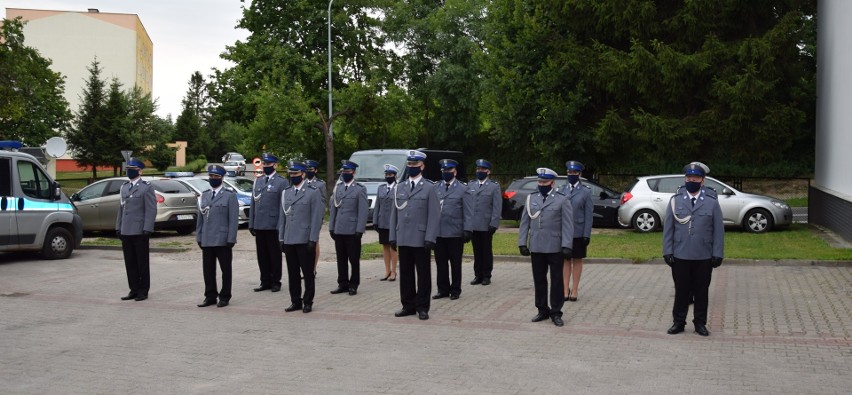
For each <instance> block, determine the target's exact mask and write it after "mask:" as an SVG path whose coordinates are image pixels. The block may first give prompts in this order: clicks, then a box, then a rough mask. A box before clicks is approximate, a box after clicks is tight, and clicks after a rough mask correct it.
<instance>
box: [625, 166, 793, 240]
mask: <svg viewBox="0 0 852 395" xmlns="http://www.w3.org/2000/svg"><path fill="white" fill-rule="evenodd" d="M683 183H684V181H683V175H680V174H669V175H661V176H646V177H637V178H636V182H635V183H633V185H631V186H630V187H629V188H627V192H624V193H622V194H621V206H619V207H618V222H619V223H620V224H621V225H623V226H630V227H632V228H633V229H636V230H637V231H640V232H652V231H655V230H658V229H661V228H662V226H663V222H662V220H663V219H664V218H665V213H666V205H667V204H668V203H669V198H670V197H671V196H672V195H673V194H674V193H675V192H677V189H678V188H679V187H681V186H682V185H683ZM704 186H705V187H710V188H713V189H714V190H715V191H716V193H717V194H718V197H719V206H721V208H722V217H723V218H724V222H725V225H730V226H742V227H743V228H744V229H745V230H746V231H748V232H752V233H763V232H767V231H769V230H771V229H772V228H774V227H777V226H787V225H790V224H791V223H792V222H793V210H792V209H791V208H790V206H789V205H788V204H787V203H784V202H783V201H781V200H778V199H774V198H772V197H769V196H763V195H752V194H748V193H744V192H740V191H738V190H736V189H734V188H733V187H731V186H729V185H727V184H724V183H722V182H720V181H719V180H716V179H714V178H712V177H706V178H705V179H704Z"/></svg>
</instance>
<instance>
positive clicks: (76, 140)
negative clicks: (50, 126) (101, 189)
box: [67, 58, 116, 178]
mask: <svg viewBox="0 0 852 395" xmlns="http://www.w3.org/2000/svg"><path fill="white" fill-rule="evenodd" d="M86 70H88V71H89V78H88V79H87V80H86V87H85V88H83V100H82V103H81V104H80V110H79V111H78V112H77V113H76V114H75V119H74V126H73V127H72V128H71V129H70V130H69V131H68V134H67V140H68V146H69V147H70V148H71V149H72V150H73V152H74V158H75V159H76V160H77V162H78V163H80V164H82V165H83V166H92V178H97V177H98V168H97V167H98V165H109V164H111V163H112V159H113V158H112V156H114V154H115V152H116V148H115V146H114V145H112V142H111V141H109V140H107V139H104V136H107V135H108V134H109V130H108V128H107V121H106V116H107V114H106V105H105V103H106V84H105V82H104V81H103V80H101V72H102V69H101V67H100V62H98V60H97V58H95V59H94V60H93V61H92V64H91V66H90V67H87V68H86Z"/></svg>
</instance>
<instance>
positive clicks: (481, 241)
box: [471, 230, 494, 279]
mask: <svg viewBox="0 0 852 395" xmlns="http://www.w3.org/2000/svg"><path fill="white" fill-rule="evenodd" d="M493 236H494V235H492V234H491V232H489V231H487V230H486V231H482V232H480V231H477V230H475V231H473V238H472V239H471V245H472V246H473V275H474V276H475V277H476V278H481V279H486V278H491V270H493V269H494V252H493V251H492V250H491V239H492V237H493Z"/></svg>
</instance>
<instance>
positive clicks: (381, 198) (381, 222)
mask: <svg viewBox="0 0 852 395" xmlns="http://www.w3.org/2000/svg"><path fill="white" fill-rule="evenodd" d="M398 173H399V168H397V167H396V166H394V165H390V164H385V182H386V185H381V186H379V187H378V190H377V191H376V207H375V208H373V229H375V230H376V232H377V233H378V234H379V244H381V245H382V258H384V261H385V276H384V277H382V278H380V279H379V281H396V261H397V256H396V250H394V249H392V248H391V245H390V239H389V236H390V216H391V210H392V209H393V193H392V192H393V189H394V187H396V175H397V174H398ZM391 276H393V277H391Z"/></svg>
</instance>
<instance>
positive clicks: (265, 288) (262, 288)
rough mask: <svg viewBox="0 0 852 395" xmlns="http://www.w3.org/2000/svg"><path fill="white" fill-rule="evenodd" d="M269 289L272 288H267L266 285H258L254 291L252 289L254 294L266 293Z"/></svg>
mask: <svg viewBox="0 0 852 395" xmlns="http://www.w3.org/2000/svg"><path fill="white" fill-rule="evenodd" d="M271 288H272V287H270V286H268V285H263V284H260V286H259V287H257V288H255V289H254V292H260V291H266V290H267V289H271Z"/></svg>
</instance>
